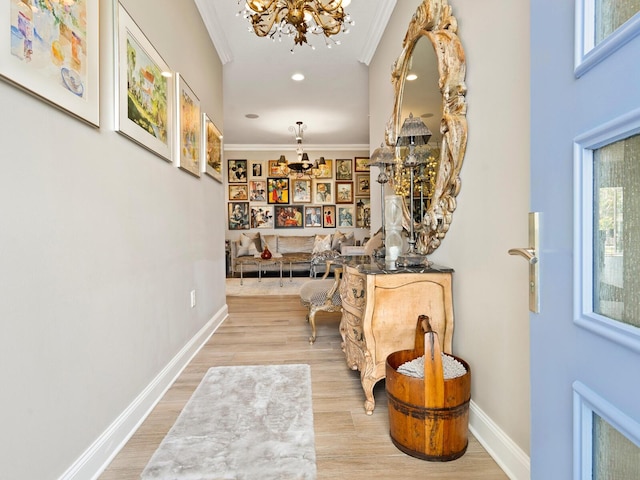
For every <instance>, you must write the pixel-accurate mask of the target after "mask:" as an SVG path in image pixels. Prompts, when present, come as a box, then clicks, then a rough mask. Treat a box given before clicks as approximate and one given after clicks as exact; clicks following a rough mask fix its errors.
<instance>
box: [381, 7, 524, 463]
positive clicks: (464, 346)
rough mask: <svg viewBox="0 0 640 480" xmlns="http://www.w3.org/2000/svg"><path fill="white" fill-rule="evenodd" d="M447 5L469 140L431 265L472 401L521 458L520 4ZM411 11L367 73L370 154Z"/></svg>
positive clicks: (400, 12) (388, 104)
mask: <svg viewBox="0 0 640 480" xmlns="http://www.w3.org/2000/svg"><path fill="white" fill-rule="evenodd" d="M449 3H450V5H451V6H452V8H453V14H454V15H455V16H456V17H457V19H458V27H459V32H458V33H459V36H460V38H461V41H462V43H463V47H464V49H465V53H466V58H467V77H466V83H467V87H468V95H467V102H468V115H467V119H468V123H469V138H468V144H467V153H466V157H465V163H464V166H463V167H462V172H461V178H462V190H461V193H460V195H459V196H458V208H457V210H456V212H455V215H454V219H453V223H452V225H451V229H450V231H449V232H448V234H447V236H446V238H445V239H444V241H443V244H442V246H441V247H440V248H439V249H438V250H437V251H436V252H435V253H434V254H433V255H432V256H431V259H432V260H434V261H435V262H436V263H440V264H442V265H447V266H451V267H453V268H454V269H455V274H454V308H455V318H456V330H455V334H454V352H455V353H456V354H457V355H459V356H461V357H463V358H464V359H465V360H467V361H468V362H469V364H470V365H471V368H472V372H473V377H472V401H473V402H474V403H475V404H476V405H477V406H478V407H479V408H480V410H482V412H484V413H485V414H486V415H487V416H488V417H489V419H490V421H492V422H493V423H494V424H495V425H496V426H497V427H498V428H499V429H500V430H502V432H503V433H504V434H506V435H507V436H508V438H509V441H512V442H514V443H515V445H517V447H515V449H516V450H517V449H521V450H522V452H525V453H527V452H528V451H529V318H528V297H527V273H528V269H527V265H526V264H525V263H524V262H523V261H522V260H521V259H517V258H515V257H510V256H509V255H508V254H507V250H508V249H509V248H512V247H524V246H527V212H528V211H529V4H528V2H513V1H511V0H487V1H483V2H477V1H476V0H450V1H449ZM419 4H420V1H419V0H410V1H409V0H403V1H402V2H398V4H397V6H396V9H395V11H394V14H393V17H392V19H391V22H390V23H389V25H388V27H387V30H386V31H385V35H384V37H383V40H382V42H381V45H380V47H379V48H378V50H377V52H376V55H375V57H374V61H373V62H372V63H371V65H370V85H371V90H370V98H371V132H370V138H371V145H372V147H375V146H377V145H379V143H380V141H382V140H383V132H384V127H385V124H386V122H387V120H388V118H389V115H390V114H391V111H392V106H393V92H392V86H391V76H390V72H391V65H392V64H393V62H394V61H395V59H396V58H397V56H398V55H399V53H400V51H401V48H402V40H403V38H404V34H405V31H406V28H407V25H408V23H409V21H410V19H411V16H412V14H413V12H414V11H415V9H416V7H417V6H418V5H419ZM372 203H373V202H372ZM372 208H373V211H374V212H375V211H376V208H375V207H373V206H372ZM516 456H517V454H516ZM525 456H526V455H525ZM525 461H526V459H525Z"/></svg>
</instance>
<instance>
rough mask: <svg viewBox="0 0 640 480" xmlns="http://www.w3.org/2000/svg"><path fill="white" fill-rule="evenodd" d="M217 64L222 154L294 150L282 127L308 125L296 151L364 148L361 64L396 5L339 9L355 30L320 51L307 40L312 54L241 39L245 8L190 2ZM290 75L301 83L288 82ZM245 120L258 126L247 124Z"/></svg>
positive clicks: (365, 2) (374, 0) (356, 4)
mask: <svg viewBox="0 0 640 480" xmlns="http://www.w3.org/2000/svg"><path fill="white" fill-rule="evenodd" d="M195 3H196V5H197V7H198V9H199V11H200V14H201V16H202V18H203V20H204V23H205V25H206V27H207V30H208V32H209V35H210V36H211V39H212V41H213V43H214V45H215V48H216V50H217V52H218V55H219V56H220V60H221V61H222V63H223V102H224V105H223V114H224V131H223V135H224V143H225V148H233V147H234V146H235V147H237V148H239V147H240V146H241V145H242V146H245V147H246V146H250V145H252V146H255V147H258V146H259V147H261V148H264V149H268V148H269V146H274V147H275V146H278V145H279V146H281V145H289V144H291V145H293V144H294V143H295V140H294V137H293V134H292V133H291V132H290V131H289V127H290V126H292V125H294V124H295V123H296V121H302V122H304V123H305V124H306V125H307V129H306V131H305V132H304V140H303V145H306V146H307V147H310V146H312V145H322V146H325V148H326V147H327V146H330V145H332V146H336V147H337V148H339V147H340V146H343V147H345V146H358V145H359V146H362V145H367V146H368V144H369V80H368V64H369V62H370V61H371V58H372V57H373V54H374V52H375V49H376V48H377V45H378V42H379V41H380V38H381V36H382V34H383V33H384V28H385V26H386V24H387V22H388V20H389V17H390V16H391V13H392V12H393V9H394V7H395V4H396V0H352V2H351V4H350V5H349V6H348V7H347V8H345V11H346V12H347V13H349V14H350V15H351V17H352V19H353V20H354V21H355V25H354V26H352V27H350V32H349V33H348V34H344V33H340V34H339V35H336V36H334V37H331V38H333V39H336V40H340V41H341V45H339V46H333V47H332V48H327V47H326V46H325V41H324V39H323V36H316V35H312V34H309V35H308V39H309V42H310V43H312V44H314V45H315V46H316V49H315V50H312V49H311V48H310V47H309V46H308V45H303V46H296V47H295V48H294V49H293V50H294V53H293V54H292V53H291V49H292V47H293V40H292V39H290V38H288V37H285V38H283V39H282V41H281V42H278V41H275V42H274V41H272V40H270V39H269V38H266V37H264V38H261V37H258V36H257V35H256V34H255V33H253V31H251V32H250V31H248V29H249V27H250V24H249V21H248V20H247V19H245V18H243V17H242V16H241V15H240V16H237V15H236V14H237V13H238V11H240V10H241V9H243V8H244V0H241V1H240V2H238V0H224V1H222V0H195ZM294 73H302V74H303V75H304V76H305V79H304V80H303V81H302V82H295V81H293V80H292V79H291V75H293V74H294ZM247 114H255V115H258V118H254V119H250V118H247V117H246V115H247Z"/></svg>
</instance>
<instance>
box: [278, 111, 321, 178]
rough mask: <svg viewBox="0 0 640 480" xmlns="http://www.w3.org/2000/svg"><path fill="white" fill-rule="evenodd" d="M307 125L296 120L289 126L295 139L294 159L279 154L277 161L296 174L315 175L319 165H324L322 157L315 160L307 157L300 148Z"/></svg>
mask: <svg viewBox="0 0 640 480" xmlns="http://www.w3.org/2000/svg"><path fill="white" fill-rule="evenodd" d="M306 129H307V126H306V125H305V124H304V123H302V122H301V121H297V122H296V124H295V125H292V126H290V127H289V131H290V132H291V133H293V137H294V138H295V140H296V157H297V159H296V160H295V161H292V162H290V161H288V160H287V159H286V157H285V156H284V155H280V159H279V160H278V163H279V164H280V165H281V166H282V167H285V168H287V169H288V170H289V172H294V173H295V174H296V176H298V177H302V176H304V175H308V176H309V177H316V176H318V175H319V174H320V168H321V167H320V166H321V165H326V161H325V159H324V157H320V158H319V159H318V160H316V161H315V162H312V161H311V160H310V159H309V155H308V154H307V153H306V152H305V151H304V149H303V148H302V139H303V137H304V131H305V130H306Z"/></svg>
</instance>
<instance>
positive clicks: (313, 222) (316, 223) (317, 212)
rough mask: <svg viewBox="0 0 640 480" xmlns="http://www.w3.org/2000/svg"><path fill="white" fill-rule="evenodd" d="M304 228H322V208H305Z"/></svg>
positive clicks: (313, 206)
mask: <svg viewBox="0 0 640 480" xmlns="http://www.w3.org/2000/svg"><path fill="white" fill-rule="evenodd" d="M304 226H305V227H322V207H320V206H317V205H309V206H306V207H304Z"/></svg>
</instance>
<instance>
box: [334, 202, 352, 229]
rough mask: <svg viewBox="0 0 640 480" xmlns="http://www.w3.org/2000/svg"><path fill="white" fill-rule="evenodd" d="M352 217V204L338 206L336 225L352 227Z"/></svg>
mask: <svg viewBox="0 0 640 480" xmlns="http://www.w3.org/2000/svg"><path fill="white" fill-rule="evenodd" d="M354 217H355V215H354V211H353V205H349V206H346V207H345V206H338V227H353V226H354V224H353V221H354V220H353V219H354Z"/></svg>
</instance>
